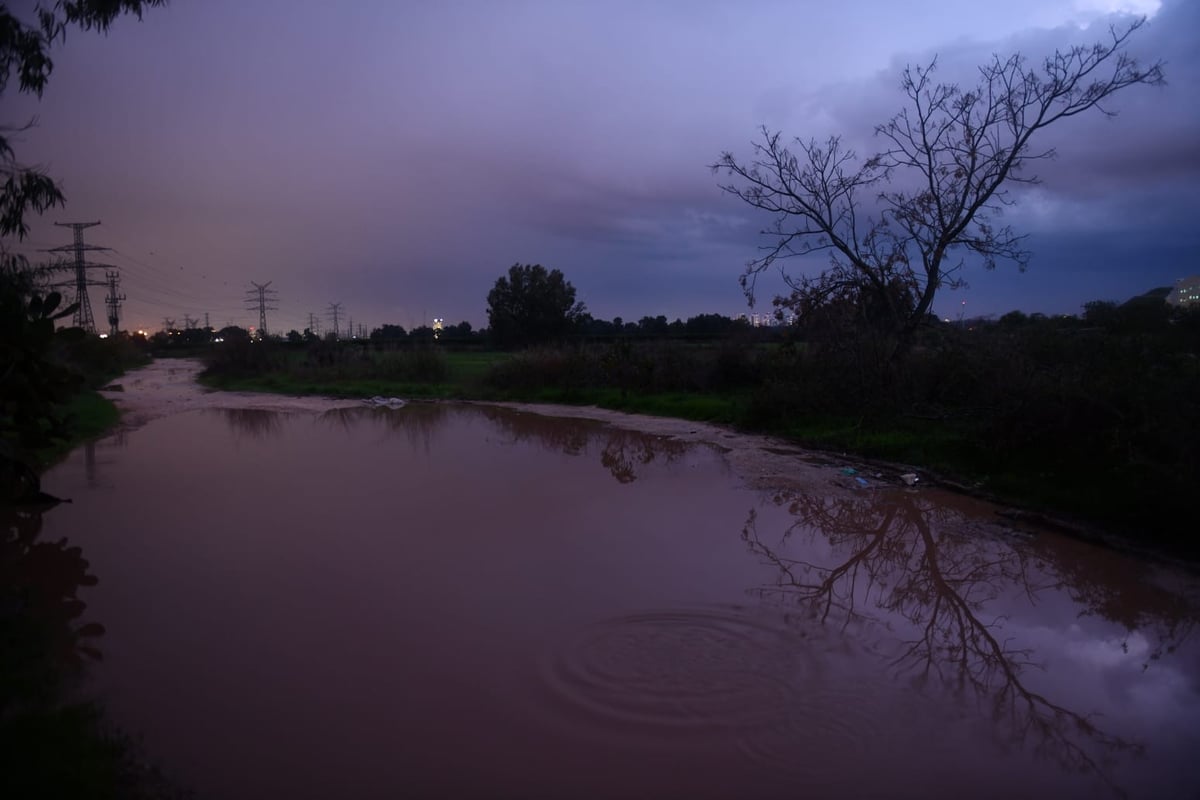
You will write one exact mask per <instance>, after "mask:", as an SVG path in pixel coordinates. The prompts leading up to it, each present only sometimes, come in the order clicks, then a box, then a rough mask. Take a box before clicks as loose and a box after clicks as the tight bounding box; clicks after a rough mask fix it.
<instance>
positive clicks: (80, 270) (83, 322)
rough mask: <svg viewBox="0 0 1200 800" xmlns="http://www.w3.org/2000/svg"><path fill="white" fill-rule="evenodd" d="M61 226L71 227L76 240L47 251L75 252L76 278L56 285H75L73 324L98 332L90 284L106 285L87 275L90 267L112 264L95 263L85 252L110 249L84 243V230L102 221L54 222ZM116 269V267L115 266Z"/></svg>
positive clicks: (98, 267) (95, 267) (101, 267)
mask: <svg viewBox="0 0 1200 800" xmlns="http://www.w3.org/2000/svg"><path fill="white" fill-rule="evenodd" d="M54 224H55V225H57V226H58V227H60V228H70V229H71V230H72V232H73V233H74V238H75V241H74V243H72V244H67V245H63V246H62V247H52V248H50V249H49V250H47V251H46V252H48V253H74V254H75V263H74V269H75V280H74V281H64V282H62V283H57V284H55V286H71V285H74V286H75V302H77V303H78V304H79V305H78V306H77V307H76V309H75V317H74V319H73V321H72V324H73V325H75V327H77V328H83V329H84V330H85V331H88V332H89V333H95V332H96V318H95V317H94V316H92V302H91V300H90V299H89V298H88V289H87V287H88V286H104V285H105V284H104V283H103V282H101V281H90V280H88V277H87V271H88V270H89V269H104V268H107V267H109V266H111V265H109V264H93V263H91V262H89V261H88V260H87V259H86V258H84V255H83V254H84V253H85V252H87V251H88V250H109V249H110V248H108V247H97V246H96V245H91V244H84V243H83V231H84V229H85V228H92V227H95V226H96V225H99V224H100V222H99V220H97V221H96V222H56V223H54ZM114 269H115V267H114Z"/></svg>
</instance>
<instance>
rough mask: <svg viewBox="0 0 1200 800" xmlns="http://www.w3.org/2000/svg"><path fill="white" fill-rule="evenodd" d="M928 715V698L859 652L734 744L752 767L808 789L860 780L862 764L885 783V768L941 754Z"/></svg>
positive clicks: (835, 664) (830, 668)
mask: <svg viewBox="0 0 1200 800" xmlns="http://www.w3.org/2000/svg"><path fill="white" fill-rule="evenodd" d="M858 659H862V660H858ZM930 710H931V709H930V707H929V704H928V701H927V700H925V699H924V698H922V697H921V695H920V694H919V693H917V692H915V691H913V690H912V688H911V687H910V686H907V685H905V684H904V683H903V682H902V681H896V680H894V679H893V678H892V677H889V675H888V671H887V669H886V667H885V665H884V664H883V663H882V662H878V661H875V662H873V663H872V659H871V656H870V654H869V653H868V652H866V651H863V652H861V653H859V654H858V655H857V656H855V660H854V662H853V663H850V662H849V661H847V662H842V663H838V662H837V659H834V660H833V662H832V663H828V664H827V668H826V669H825V670H824V671H823V678H822V680H820V681H815V682H813V683H812V684H810V685H809V686H808V688H807V691H805V692H803V693H802V694H800V695H799V696H797V697H796V698H795V699H794V701H793V702H792V703H791V704H790V705H789V706H788V707H787V709H786V710H784V711H783V713H780V714H778V715H776V716H775V717H774V718H773V719H772V721H771V723H770V724H769V725H764V726H760V727H758V728H754V729H748V730H745V731H741V732H739V735H738V744H739V747H740V749H741V751H742V753H743V754H744V755H745V756H746V757H747V758H748V759H749V760H750V761H751V762H752V763H754V764H756V765H758V766H760V767H762V768H766V769H770V770H772V771H783V772H786V773H788V774H790V775H793V776H795V777H796V778H797V779H801V780H802V781H803V782H804V784H805V785H806V786H810V787H814V788H815V789H821V788H823V787H835V786H845V785H846V782H847V781H848V780H851V781H854V780H858V779H860V778H862V779H865V778H864V776H863V775H861V774H860V773H861V767H862V765H864V764H870V765H873V769H874V770H875V771H876V773H877V774H876V777H878V778H880V779H885V778H883V776H886V775H887V774H889V765H891V766H895V765H897V764H912V763H913V762H914V761H920V760H921V759H924V758H927V757H929V756H930V755H931V754H932V753H933V751H936V750H939V749H940V746H939V744H938V742H940V741H941V740H942V739H943V738H944V735H945V734H944V731H943V732H941V733H939V731H938V728H937V726H936V724H935V723H934V721H933V715H931V714H930ZM876 788H878V789H881V790H882V788H885V787H882V786H880V787H876Z"/></svg>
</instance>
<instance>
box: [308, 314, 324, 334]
mask: <svg viewBox="0 0 1200 800" xmlns="http://www.w3.org/2000/svg"><path fill="white" fill-rule="evenodd" d="M308 330H309V331H310V332H311V333H312V335H313V336H320V335H321V320H319V319H317V315H316V314H314V313H312V312H311V311H310V312H308Z"/></svg>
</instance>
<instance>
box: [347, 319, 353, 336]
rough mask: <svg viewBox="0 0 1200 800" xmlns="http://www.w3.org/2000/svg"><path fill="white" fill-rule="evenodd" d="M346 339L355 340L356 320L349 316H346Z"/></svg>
mask: <svg viewBox="0 0 1200 800" xmlns="http://www.w3.org/2000/svg"><path fill="white" fill-rule="evenodd" d="M346 338H347V339H353V338H354V318H353V317H351V316H349V315H347V316H346Z"/></svg>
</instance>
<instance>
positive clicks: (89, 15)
mask: <svg viewBox="0 0 1200 800" xmlns="http://www.w3.org/2000/svg"><path fill="white" fill-rule="evenodd" d="M162 5H166V0H70V1H69V2H68V1H67V0H58V2H56V3H53V4H51V5H48V6H47V5H43V4H41V3H38V4H36V5H34V6H33V9H32V11H31V12H30V13H29V18H27V19H22V18H21V17H19V16H17V14H16V13H14V11H13V10H12V9H10V8H9V5H8V4H7V3H4V4H0V95H3V94H4V90H5V89H7V88H8V80H9V78H10V77H11V76H12V74H13V73H14V72H15V73H16V76H17V82H18V86H17V90H18V91H20V92H23V93H30V94H36V95H37V96H38V97H41V95H42V92H43V91H44V90H45V88H46V82H47V81H48V80H49V79H50V73H51V71H52V70H53V69H54V61H53V60H52V59H51V58H50V49H51V47H53V46H54V44H55V43H57V42H60V41H64V40H65V39H66V36H67V29H68V28H70V27H72V26H74V27H77V28H80V29H82V30H85V31H87V30H97V31H100V32H105V31H107V30H108V28H109V26H110V25H111V24H112V23H113V21H114V20H115V19H116V18H117V17H119V16H121V15H122V14H126V13H129V14H134V15H136V16H137V17H138V18H139V19H140V18H141V16H142V11H143V10H144V9H146V8H151V7H153V6H162ZM32 124H33V123H32V122H30V123H26V124H25V125H21V126H17V130H27V129H28V128H29V127H31V126H32ZM12 130H13V129H12V128H11V127H2V126H0V174H2V175H3V179H4V183H3V187H2V188H0V246H2V244H3V239H4V238H7V237H9V236H16V237H17V238H18V239H20V238H24V236H25V233H26V232H27V231H28V227H27V226H26V224H25V214H26V213H27V212H33V213H35V214H40V213H42V212H43V211H45V210H47V209H49V208H53V207H54V206H57V205H62V203H63V193H62V190H61V189H59V187H58V185H57V184H55V183H54V181H53V179H51V178H50V176H49V175H47V174H46V173H44V172H42V171H41V170H40V169H38V168H36V167H28V166H25V165H23V164H21V163H20V162H19V161H17V156H16V153H15V152H14V151H13V148H12V145H11V143H10V142H9V138H8V136H7V133H9V132H10V131H12ZM0 254H3V255H4V257H5V259H6V260H7V259H8V258H9V256H8V253H7V248H3V249H2V250H0Z"/></svg>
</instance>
